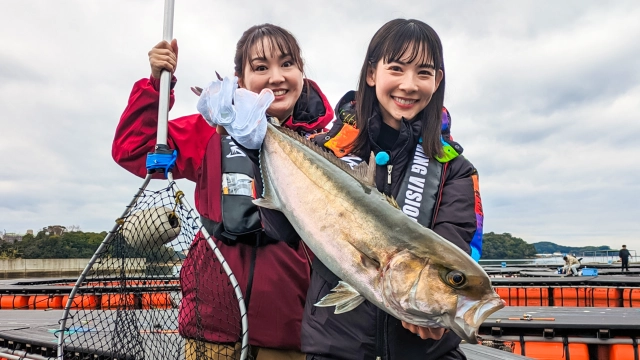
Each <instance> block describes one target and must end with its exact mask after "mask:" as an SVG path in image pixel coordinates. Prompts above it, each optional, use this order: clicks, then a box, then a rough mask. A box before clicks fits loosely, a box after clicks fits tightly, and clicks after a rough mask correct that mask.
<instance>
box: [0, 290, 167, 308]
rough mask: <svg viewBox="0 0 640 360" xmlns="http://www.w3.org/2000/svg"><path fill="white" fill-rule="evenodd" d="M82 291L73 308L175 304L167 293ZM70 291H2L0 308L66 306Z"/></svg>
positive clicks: (165, 306) (76, 297) (146, 306)
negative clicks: (8, 293)
mask: <svg viewBox="0 0 640 360" xmlns="http://www.w3.org/2000/svg"><path fill="white" fill-rule="evenodd" d="M137 295H138V296H136V295H134V294H79V295H76V296H75V297H74V298H73V301H72V303H71V309H74V310H78V309H98V308H100V309H171V308H175V307H176V304H175V303H174V302H173V301H172V300H171V296H170V294H168V293H142V294H137ZM68 300H69V295H6V294H3V295H0V310H46V309H64V307H65V306H66V305H67V302H68Z"/></svg>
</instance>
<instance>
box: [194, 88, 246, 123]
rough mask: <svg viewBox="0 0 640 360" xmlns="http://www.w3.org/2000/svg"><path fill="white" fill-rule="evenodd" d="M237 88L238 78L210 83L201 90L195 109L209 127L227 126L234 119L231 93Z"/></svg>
mask: <svg viewBox="0 0 640 360" xmlns="http://www.w3.org/2000/svg"><path fill="white" fill-rule="evenodd" d="M237 88H238V78H237V77H235V76H234V77H233V79H229V78H228V77H225V78H224V80H222V81H220V80H215V81H212V82H211V83H210V84H209V85H208V86H207V87H206V88H204V89H202V93H201V94H200V99H199V100H198V104H197V105H196V108H197V109H198V112H200V114H202V116H203V117H204V118H205V120H207V123H209V125H211V126H214V127H215V126H216V125H222V126H225V125H229V124H231V123H232V122H233V121H234V120H235V117H236V112H235V110H234V108H233V93H234V91H235V90H236V89H237Z"/></svg>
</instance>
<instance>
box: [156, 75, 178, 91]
mask: <svg viewBox="0 0 640 360" xmlns="http://www.w3.org/2000/svg"><path fill="white" fill-rule="evenodd" d="M149 82H150V83H151V86H153V88H154V89H155V90H156V91H160V79H156V78H154V77H153V75H149ZM176 82H178V79H177V78H176V77H175V76H174V75H171V86H170V89H171V90H173V87H174V86H176Z"/></svg>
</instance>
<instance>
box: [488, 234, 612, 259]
mask: <svg viewBox="0 0 640 360" xmlns="http://www.w3.org/2000/svg"><path fill="white" fill-rule="evenodd" d="M607 250H609V251H616V250H617V249H611V248H610V247H609V246H607V245H602V246H583V247H574V246H563V245H558V244H555V243H552V242H549V241H541V242H537V243H533V244H529V243H527V242H526V241H524V240H522V239H521V238H518V237H515V236H513V235H511V234H509V233H503V234H495V233H493V232H490V233H486V234H484V236H483V243H482V259H483V260H491V259H532V258H535V257H537V256H536V255H538V254H554V253H561V254H582V253H583V252H588V251H607Z"/></svg>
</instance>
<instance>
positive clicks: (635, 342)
mask: <svg viewBox="0 0 640 360" xmlns="http://www.w3.org/2000/svg"><path fill="white" fill-rule="evenodd" d="M631 341H632V342H633V359H634V360H640V359H638V339H636V338H635V336H634V337H632V338H631Z"/></svg>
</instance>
